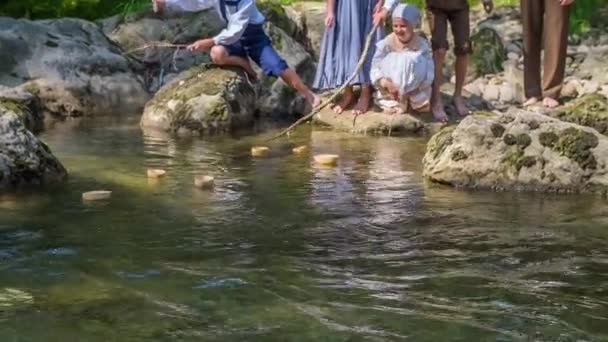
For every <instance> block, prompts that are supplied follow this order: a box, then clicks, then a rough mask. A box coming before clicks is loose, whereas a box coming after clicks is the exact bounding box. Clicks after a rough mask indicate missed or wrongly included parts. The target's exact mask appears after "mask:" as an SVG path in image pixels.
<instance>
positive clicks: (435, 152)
mask: <svg viewBox="0 0 608 342" xmlns="http://www.w3.org/2000/svg"><path fill="white" fill-rule="evenodd" d="M455 129H456V126H448V127H444V128H443V129H442V130H440V131H439V132H437V133H436V134H435V135H433V136H432V137H431V139H430V140H429V142H428V144H427V146H426V149H427V153H430V154H431V155H432V156H433V158H437V157H439V156H440V155H441V154H442V153H443V151H445V149H446V148H448V146H450V145H451V144H452V142H453V139H452V133H453V132H454V130H455Z"/></svg>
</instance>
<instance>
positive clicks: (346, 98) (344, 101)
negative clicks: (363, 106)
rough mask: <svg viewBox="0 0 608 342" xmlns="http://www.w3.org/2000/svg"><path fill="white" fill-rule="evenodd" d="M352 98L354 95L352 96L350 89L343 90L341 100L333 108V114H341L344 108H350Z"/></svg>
mask: <svg viewBox="0 0 608 342" xmlns="http://www.w3.org/2000/svg"><path fill="white" fill-rule="evenodd" d="M354 97H355V94H353V90H352V88H350V87H349V88H346V89H345V90H344V94H342V98H341V99H340V101H339V102H338V103H336V105H335V106H334V113H336V114H341V113H342V112H343V111H345V110H346V108H348V106H350V105H351V103H352V102H353V99H354Z"/></svg>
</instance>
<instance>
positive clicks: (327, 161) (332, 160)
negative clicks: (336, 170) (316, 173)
mask: <svg viewBox="0 0 608 342" xmlns="http://www.w3.org/2000/svg"><path fill="white" fill-rule="evenodd" d="M338 158H339V156H338V155H337V154H317V155H315V156H314V159H315V162H316V163H317V164H319V165H324V166H336V164H338Z"/></svg>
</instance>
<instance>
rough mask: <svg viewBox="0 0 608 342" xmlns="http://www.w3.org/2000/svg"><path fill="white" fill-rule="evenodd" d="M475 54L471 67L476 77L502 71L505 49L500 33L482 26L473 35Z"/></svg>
mask: <svg viewBox="0 0 608 342" xmlns="http://www.w3.org/2000/svg"><path fill="white" fill-rule="evenodd" d="M471 41H472V44H473V47H474V49H473V54H472V55H471V57H470V60H471V62H470V69H471V71H472V72H474V73H475V76H476V77H479V76H483V75H487V74H497V73H499V72H501V71H502V70H503V69H502V62H503V60H504V58H505V49H504V46H503V42H502V39H501V38H500V35H499V34H498V33H497V32H496V31H495V30H494V29H492V28H490V27H482V28H480V29H479V31H478V32H477V33H475V34H474V35H473V36H472V37H471Z"/></svg>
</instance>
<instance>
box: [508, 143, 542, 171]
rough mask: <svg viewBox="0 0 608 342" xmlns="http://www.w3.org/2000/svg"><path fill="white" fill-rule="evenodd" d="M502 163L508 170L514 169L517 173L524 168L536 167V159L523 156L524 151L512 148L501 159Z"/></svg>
mask: <svg viewBox="0 0 608 342" xmlns="http://www.w3.org/2000/svg"><path fill="white" fill-rule="evenodd" d="M502 163H503V164H504V165H506V166H507V167H509V168H515V169H516V170H517V171H518V172H519V171H520V170H521V169H522V168H524V167H532V166H534V165H536V158H535V157H534V156H526V155H524V151H523V150H522V149H520V148H517V147H512V148H510V149H509V151H507V153H506V154H505V156H504V157H503V159H502Z"/></svg>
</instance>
